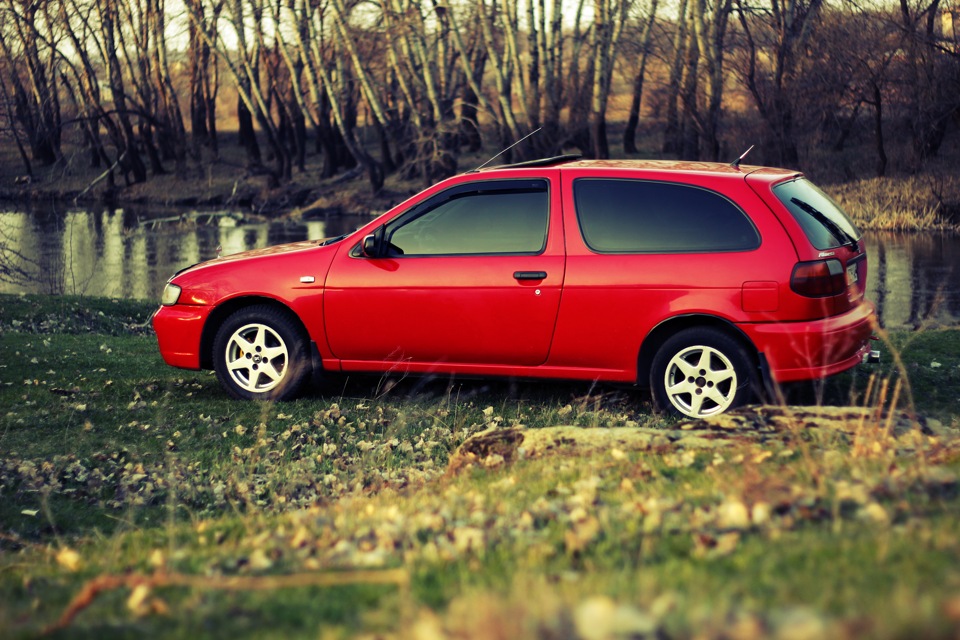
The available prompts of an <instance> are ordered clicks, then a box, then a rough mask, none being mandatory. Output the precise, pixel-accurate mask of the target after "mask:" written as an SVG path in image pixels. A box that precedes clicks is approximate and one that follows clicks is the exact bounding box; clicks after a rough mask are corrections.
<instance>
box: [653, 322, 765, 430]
mask: <svg viewBox="0 0 960 640" xmlns="http://www.w3.org/2000/svg"><path fill="white" fill-rule="evenodd" d="M757 380H758V376H757V369H756V367H755V366H754V364H753V361H752V359H751V358H750V356H749V355H748V354H747V352H746V351H745V350H744V348H743V346H742V345H741V343H740V342H739V341H738V340H736V339H735V338H733V337H731V336H730V335H728V334H726V333H724V332H722V331H720V330H718V329H712V328H709V327H696V328H692V329H685V330H683V331H680V332H678V333H677V334H675V335H673V336H671V337H670V338H669V339H667V341H666V342H664V343H663V345H662V346H661V347H660V349H659V350H658V351H657V355H656V356H654V359H653V363H652V366H651V367H650V389H651V392H652V394H653V401H654V404H655V405H656V407H657V409H659V410H660V411H665V412H668V413H672V414H675V415H683V416H687V417H690V418H705V417H707V416H714V415H718V414H720V413H723V412H724V411H726V410H728V409H732V408H734V407H738V406H740V405H743V404H746V403H747V402H749V401H750V400H751V399H752V397H753V394H754V391H755V390H756V388H757Z"/></svg>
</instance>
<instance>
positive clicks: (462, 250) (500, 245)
mask: <svg viewBox="0 0 960 640" xmlns="http://www.w3.org/2000/svg"><path fill="white" fill-rule="evenodd" d="M548 214H549V198H548V194H547V182H546V181H545V180H523V181H497V182H492V183H483V182H480V183H476V184H472V185H464V186H459V187H454V188H452V189H449V190H448V191H446V192H444V193H441V194H439V195H438V196H435V197H434V198H431V199H430V200H429V201H428V202H427V203H425V204H423V205H420V206H419V207H417V208H416V209H414V210H413V211H412V212H411V213H410V214H407V215H404V216H403V217H402V218H401V219H400V220H398V221H397V222H396V223H393V224H391V225H388V227H387V238H388V240H389V242H390V244H391V245H392V246H391V251H393V252H395V253H396V254H398V255H399V254H401V252H402V255H404V256H442V255H471V254H498V253H504V254H518V253H520V254H523V253H526V254H536V253H540V252H541V251H543V248H544V247H545V246H546V238H547V219H548Z"/></svg>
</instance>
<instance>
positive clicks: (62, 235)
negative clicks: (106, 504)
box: [0, 206, 960, 328]
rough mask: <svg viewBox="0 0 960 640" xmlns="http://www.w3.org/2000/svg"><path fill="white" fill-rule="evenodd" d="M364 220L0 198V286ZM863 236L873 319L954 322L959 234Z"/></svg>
mask: <svg viewBox="0 0 960 640" xmlns="http://www.w3.org/2000/svg"><path fill="white" fill-rule="evenodd" d="M368 220H369V218H367V217H363V216H350V215H340V214H328V215H326V216H322V217H317V218H313V219H309V220H304V221H301V222H290V221H283V222H278V221H272V222H270V221H264V220H258V219H251V218H249V217H244V216H243V215H242V214H239V213H236V212H230V211H169V210H168V211H160V212H157V211H155V210H152V211H148V210H146V209H139V208H136V207H127V208H125V209H110V208H105V207H101V208H96V207H86V208H67V207H57V206H44V207H35V208H19V209H18V208H14V207H6V208H2V207H0V293H21V292H23V293H67V294H74V295H86V296H105V297H114V298H138V299H154V300H156V299H158V298H159V295H160V291H161V290H162V289H163V285H164V283H165V282H166V280H167V278H169V277H170V275H171V274H173V273H174V272H175V271H177V270H178V269H181V268H183V267H186V266H188V265H191V264H194V263H196V262H199V261H201V260H207V259H209V258H213V257H215V256H216V255H217V248H218V247H220V249H221V251H222V253H223V255H229V254H232V253H236V252H238V251H244V250H247V249H256V248H260V247H265V246H270V245H275V244H280V243H283V242H293V241H297V240H315V239H319V238H325V237H331V236H336V235H340V234H342V233H347V232H349V231H352V230H354V229H356V228H357V227H359V226H360V225H362V224H364V223H365V222H366V221H368ZM866 240H867V253H868V256H869V260H870V274H869V277H868V287H867V297H868V298H870V299H871V300H873V301H874V302H875V303H876V305H877V311H878V314H879V317H880V321H881V324H882V325H883V326H886V327H888V328H903V327H908V328H919V327H925V326H960V235H957V234H939V233H912V234H895V233H887V232H868V233H867V234H866ZM3 246H6V247H7V250H6V251H3V250H2V247H3ZM10 249H13V250H15V251H16V252H17V255H14V254H12V253H11V251H10ZM17 265H19V266H21V267H23V269H24V270H25V271H26V272H27V274H28V276H29V277H28V278H26V279H24V278H22V277H21V278H11V277H9V276H7V277H4V276H3V270H4V267H10V266H17ZM11 280H13V281H11Z"/></svg>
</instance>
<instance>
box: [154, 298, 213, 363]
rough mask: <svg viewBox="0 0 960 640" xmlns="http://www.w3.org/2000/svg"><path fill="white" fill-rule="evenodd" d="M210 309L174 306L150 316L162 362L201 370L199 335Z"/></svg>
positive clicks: (161, 309) (164, 308) (161, 308)
mask: <svg viewBox="0 0 960 640" xmlns="http://www.w3.org/2000/svg"><path fill="white" fill-rule="evenodd" d="M210 311H211V308H210V307H198V306H189V305H174V306H172V307H160V308H159V309H158V310H157V312H156V313H154V314H153V330H154V331H155V332H156V333H157V343H158V344H159V346H160V355H161V356H163V361H164V362H166V363H167V364H168V365H170V366H172V367H179V368H181V369H194V370H196V369H200V336H201V335H202V334H203V325H204V323H205V322H206V321H207V316H209V315H210Z"/></svg>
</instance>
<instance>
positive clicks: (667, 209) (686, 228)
mask: <svg viewBox="0 0 960 640" xmlns="http://www.w3.org/2000/svg"><path fill="white" fill-rule="evenodd" d="M573 193H574V199H575V201H576V207H577V220H578V221H579V223H580V233H581V234H582V235H583V240H584V242H586V244H587V246H588V247H590V249H592V250H593V251H596V252H598V253H695V252H708V251H709V252H716V251H749V250H751V249H756V248H757V247H759V246H760V235H759V234H758V233H757V230H756V228H755V227H754V226H753V223H752V222H751V221H750V219H749V218H748V217H747V215H746V214H745V213H744V212H743V211H741V210H740V208H739V207H737V206H736V205H735V204H733V203H732V202H731V201H730V200H728V199H726V198H725V197H723V196H721V195H720V194H718V193H714V192H713V191H707V190H706V189H701V188H699V187H692V186H688V185H682V184H674V183H667V182H649V181H644V180H604V179H594V178H582V179H579V180H576V181H575V182H574V184H573Z"/></svg>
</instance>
